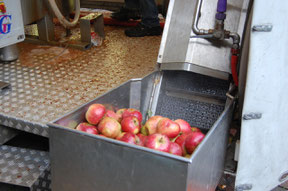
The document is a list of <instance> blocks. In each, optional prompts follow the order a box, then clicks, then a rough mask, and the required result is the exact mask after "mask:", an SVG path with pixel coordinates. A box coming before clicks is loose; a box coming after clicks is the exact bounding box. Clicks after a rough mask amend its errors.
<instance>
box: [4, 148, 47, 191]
mask: <svg viewBox="0 0 288 191" xmlns="http://www.w3.org/2000/svg"><path fill="white" fill-rule="evenodd" d="M49 164H50V161H49V156H48V153H47V152H43V151H36V150H30V149H24V148H17V147H11V146H6V145H2V146H0V172H1V173H0V182H2V183H6V184H13V185H17V186H23V187H28V188H30V187H32V186H34V184H35V183H36V182H37V180H38V178H39V177H40V176H41V175H42V174H43V173H45V170H46V169H47V168H48V167H49ZM47 188H49V185H47Z"/></svg>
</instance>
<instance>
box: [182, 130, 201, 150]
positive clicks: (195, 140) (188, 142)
mask: <svg viewBox="0 0 288 191" xmlns="http://www.w3.org/2000/svg"><path fill="white" fill-rule="evenodd" d="M204 137H205V135H204V134H203V133H201V132H192V133H191V134H189V135H188V136H187V137H186V139H185V143H184V144H185V149H186V151H187V153H188V154H192V153H193V151H194V150H195V149H196V147H197V146H198V145H199V144H200V143H201V141H202V140H203V139H204Z"/></svg>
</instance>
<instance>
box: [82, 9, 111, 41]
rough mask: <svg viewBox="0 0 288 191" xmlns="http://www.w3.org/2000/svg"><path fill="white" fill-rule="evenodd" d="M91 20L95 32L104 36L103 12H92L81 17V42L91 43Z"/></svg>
mask: <svg viewBox="0 0 288 191" xmlns="http://www.w3.org/2000/svg"><path fill="white" fill-rule="evenodd" d="M91 22H92V26H93V32H96V33H97V34H98V35H99V36H100V37H102V38H104V36H105V33H104V21H103V14H101V13H100V14H99V13H90V14H88V15H86V16H84V17H81V18H80V33H81V42H86V43H91Z"/></svg>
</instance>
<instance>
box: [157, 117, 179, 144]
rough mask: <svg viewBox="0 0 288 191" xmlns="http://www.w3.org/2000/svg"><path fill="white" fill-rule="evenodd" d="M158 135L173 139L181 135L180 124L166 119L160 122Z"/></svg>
mask: <svg viewBox="0 0 288 191" xmlns="http://www.w3.org/2000/svg"><path fill="white" fill-rule="evenodd" d="M157 133H160V134H163V135H166V136H167V137H169V138H172V139H173V138H175V137H177V135H178V134H179V133H180V126H179V125H178V123H176V122H174V121H172V120H171V119H169V118H166V117H165V118H163V119H161V120H160V121H159V122H158V124H157Z"/></svg>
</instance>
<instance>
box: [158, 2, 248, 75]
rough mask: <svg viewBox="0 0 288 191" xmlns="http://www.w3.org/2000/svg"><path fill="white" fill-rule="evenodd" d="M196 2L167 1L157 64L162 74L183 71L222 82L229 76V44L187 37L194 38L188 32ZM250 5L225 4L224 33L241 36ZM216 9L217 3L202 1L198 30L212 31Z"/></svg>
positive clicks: (227, 42) (244, 3) (246, 3)
mask: <svg viewBox="0 0 288 191" xmlns="http://www.w3.org/2000/svg"><path fill="white" fill-rule="evenodd" d="M196 2H197V1H194V0H185V1H170V4H169V8H168V13H167V19H166V24H165V28H164V31H163V36H162V41H161V45H160V50H159V56H158V62H159V63H161V68H162V69H163V70H175V69H177V70H186V71H193V72H198V73H201V74H207V75H211V76H214V77H217V78H222V79H225V78H223V76H226V79H227V73H230V64H229V63H230V49H231V45H232V40H223V41H213V40H206V39H200V38H191V39H190V36H194V33H193V32H192V31H191V28H192V20H193V18H194V13H195V8H196ZM249 2H250V1H249V0H240V1H239V0H231V1H228V7H227V9H228V10H227V18H226V20H225V29H227V30H229V31H232V32H238V33H239V34H240V36H242V33H243V30H244V23H245V21H246V14H247V8H248V5H249ZM216 7H217V1H214V0H204V1H203V4H202V8H201V17H200V20H199V28H204V29H212V28H214V24H215V19H214V18H215V13H216ZM184 18H185V19H184ZM211 58H213V59H211ZM166 64H168V65H167V66H166ZM189 64H190V65H189ZM187 65H188V66H187ZM171 67H172V68H171ZM209 69H210V70H209ZM213 70H214V71H213ZM219 73H220V74H219ZM221 73H223V74H221Z"/></svg>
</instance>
